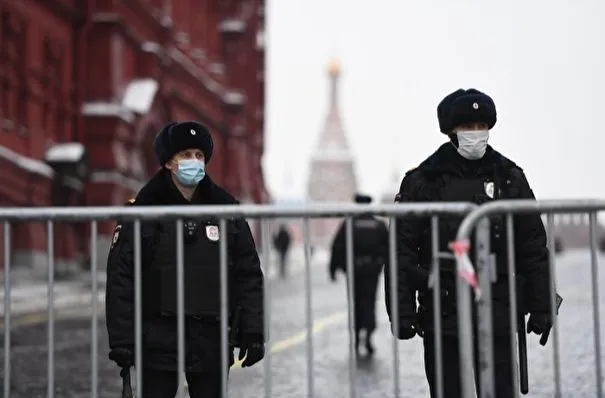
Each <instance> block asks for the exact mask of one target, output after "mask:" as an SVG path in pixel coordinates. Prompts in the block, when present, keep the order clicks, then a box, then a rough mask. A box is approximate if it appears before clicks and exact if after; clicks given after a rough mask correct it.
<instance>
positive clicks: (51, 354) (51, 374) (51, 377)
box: [46, 220, 55, 398]
mask: <svg viewBox="0 0 605 398" xmlns="http://www.w3.org/2000/svg"><path fill="white" fill-rule="evenodd" d="M46 238H47V252H48V253H47V254H48V256H47V257H48V368H47V371H48V386H47V396H48V398H53V397H54V396H55V240H54V235H53V222H52V221H50V220H49V221H47V222H46Z"/></svg>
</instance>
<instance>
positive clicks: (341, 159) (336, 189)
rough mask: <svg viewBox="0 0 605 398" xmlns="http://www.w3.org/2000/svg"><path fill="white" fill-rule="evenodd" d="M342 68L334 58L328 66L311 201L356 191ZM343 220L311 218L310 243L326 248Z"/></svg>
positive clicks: (343, 197) (339, 198)
mask: <svg viewBox="0 0 605 398" xmlns="http://www.w3.org/2000/svg"><path fill="white" fill-rule="evenodd" d="M340 74H341V69H340V65H339V63H338V62H336V61H333V62H332V63H331V64H330V66H329V68H328V75H329V78H330V105H329V109H328V116H327V118H326V121H325V125H324V128H323V131H322V132H321V134H320V135H319V140H318V142H317V145H316V146H315V150H314V152H313V154H312V155H311V165H310V174H309V181H308V185H307V193H308V200H309V201H310V202H349V203H350V202H351V201H352V200H353V195H354V194H355V192H356V190H357V178H356V176H355V159H354V157H353V153H352V152H351V148H350V146H349V143H348V141H347V136H346V133H345V131H344V128H343V126H342V119H341V117H340V113H339V108H338V106H339V105H338V88H339V87H338V83H339V79H340ZM341 221H342V220H340V219H337V218H323V219H319V218H316V219H313V220H312V221H311V244H312V245H314V246H317V247H324V248H325V247H327V246H328V245H329V244H330V243H331V242H332V239H333V237H334V234H335V232H336V229H337V228H338V225H339V224H340V222H341Z"/></svg>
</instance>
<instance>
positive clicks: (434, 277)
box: [429, 216, 443, 398]
mask: <svg viewBox="0 0 605 398" xmlns="http://www.w3.org/2000/svg"><path fill="white" fill-rule="evenodd" d="M431 252H432V259H433V261H432V264H431V273H430V278H431V281H430V283H429V286H430V285H432V287H433V293H432V294H433V323H434V332H433V338H434V341H435V375H436V378H437V379H436V385H437V398H443V347H442V342H443V340H442V335H443V333H442V330H441V273H440V267H439V261H440V255H439V217H438V216H432V217H431Z"/></svg>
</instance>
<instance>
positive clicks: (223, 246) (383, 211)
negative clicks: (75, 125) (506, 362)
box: [0, 203, 476, 398]
mask: <svg viewBox="0 0 605 398" xmlns="http://www.w3.org/2000/svg"><path fill="white" fill-rule="evenodd" d="M475 207H476V206H475V205H473V204H465V203H406V204H391V205H379V206H373V207H372V208H368V207H367V206H364V205H358V204H318V205H311V206H305V207H275V206H264V205H240V206H170V207H135V206H125V207H73V208H70V207H62V208H0V221H3V222H4V231H5V234H4V246H5V251H4V262H5V270H4V272H5V280H4V288H5V301H4V307H5V322H4V327H5V335H4V337H5V340H4V347H5V350H4V397H5V398H8V397H10V388H11V387H10V386H11V372H10V370H11V355H10V353H11V350H10V346H11V332H10V330H11V311H10V308H11V303H10V289H11V281H10V271H11V265H10V260H11V255H10V248H11V242H10V231H11V228H10V224H11V222H27V221H30V222H31V221H35V222H40V221H44V222H46V226H47V234H48V235H47V236H48V240H47V244H48V256H47V260H48V364H47V366H48V376H47V377H48V379H47V391H48V397H49V398H51V397H54V394H55V380H54V374H55V371H54V370H55V369H54V366H55V356H54V351H55V348H54V343H55V340H54V339H55V334H54V330H55V329H54V327H55V309H54V295H53V285H54V268H55V266H54V265H55V263H54V261H55V259H54V254H53V245H54V242H53V239H54V235H53V224H54V223H55V222H57V221H79V222H90V223H91V242H90V245H91V246H90V247H91V269H92V272H93V275H95V274H96V271H97V256H96V253H97V239H98V234H97V230H98V225H97V223H98V222H99V221H109V220H120V222H132V223H133V224H132V225H133V230H134V232H133V234H134V276H135V278H134V285H135V286H134V287H135V289H134V290H135V295H134V296H135V297H134V303H135V322H134V323H135V330H134V332H135V340H136V344H135V369H141V367H142V356H143V352H142V340H141V339H142V294H141V292H142V283H141V272H142V264H141V262H142V247H141V246H142V243H141V223H142V222H146V221H157V220H163V221H166V220H171V221H174V222H176V225H177V228H176V234H177V236H176V240H177V261H176V273H177V291H178V293H177V296H178V297H177V306H178V307H177V321H176V322H177V331H178V339H177V340H178V343H177V351H178V370H179V390H178V391H179V392H178V394H177V396H179V397H183V393H184V390H183V386H184V382H185V376H184V370H185V356H184V354H185V339H184V328H185V315H184V295H183V289H184V280H183V276H184V264H183V262H184V247H183V241H184V240H183V219H185V218H193V217H195V218H196V219H203V218H213V219H219V220H220V221H219V239H220V298H221V316H220V328H221V336H222V339H223V340H222V341H223V342H226V340H227V333H228V314H227V312H228V309H227V308H228V303H227V300H228V291H227V289H228V285H227V273H228V269H227V252H228V247H227V239H225V238H226V233H227V229H226V227H227V220H228V219H230V218H234V217H242V218H247V219H248V218H253V219H261V234H262V245H263V247H262V253H263V261H264V264H263V265H264V266H263V270H264V271H265V272H266V271H267V266H268V264H269V261H270V259H269V258H268V253H269V240H270V239H269V236H268V232H269V224H268V220H267V219H269V218H280V217H284V218H295V217H296V218H302V219H303V220H304V239H305V245H306V248H305V295H306V297H305V303H306V304H305V306H306V311H305V315H306V338H307V353H306V356H307V361H306V363H307V394H306V396H308V397H314V396H315V386H314V383H313V354H314V348H313V338H312V336H313V333H312V331H313V313H312V308H311V303H312V286H311V269H310V248H309V237H310V231H309V219H310V218H323V217H345V218H346V220H347V221H346V248H347V253H346V254H347V255H346V263H347V264H346V268H347V274H348V276H349V277H348V283H347V289H348V293H349V298H350V299H349V300H348V321H349V343H350V344H349V351H350V357H349V372H350V377H351V378H350V380H351V383H350V396H351V397H356V396H357V388H356V384H355V380H356V378H355V372H356V368H355V363H354V361H355V346H354V341H353V333H354V329H355V326H354V324H353V323H354V312H353V311H354V310H353V299H354V291H353V278H354V275H353V272H352V271H353V256H354V248H353V224H352V218H351V217H353V216H356V215H361V214H368V213H373V214H375V215H378V216H385V217H389V218H390V220H391V222H390V225H391V228H390V232H389V242H390V245H389V246H390V253H389V263H390V269H389V270H385V272H389V275H390V285H391V289H390V292H391V295H390V297H389V300H390V303H391V308H392V313H393V314H397V313H398V306H397V297H396V294H397V289H396V288H395V286H396V284H397V248H396V232H395V228H394V227H393V226H394V223H393V222H392V221H393V220H394V219H396V218H399V217H412V216H414V217H420V216H423V217H427V218H430V220H431V227H432V239H433V242H434V243H433V247H432V249H433V264H432V272H433V273H434V274H435V275H437V278H434V279H436V281H435V282H434V283H436V286H435V289H433V293H434V299H435V300H434V301H435V303H436V306H437V308H439V305H440V304H439V303H440V300H439V299H438V297H439V296H438V294H439V291H438V289H439V278H438V275H439V273H438V272H436V273H435V272H434V271H435V270H436V269H437V267H438V265H439V259H440V258H453V255H452V254H451V253H440V252H439V248H438V244H437V242H438V240H439V238H438V235H437V234H438V230H437V225H438V220H439V216H442V215H443V216H458V217H460V218H462V217H463V216H464V215H466V214H468V213H469V212H470V211H471V210H472V209H474V208H475ZM467 224H468V222H467ZM264 289H265V290H264V291H265V294H264V306H265V311H264V313H265V318H264V321H265V337H266V340H267V343H270V339H269V338H268V337H269V329H270V322H271V314H270V307H269V304H270V300H271V297H270V286H269V284H268V283H267V278H265V286H264ZM92 290H93V299H92V315H91V317H92V320H91V321H92V325H91V329H92V330H91V335H92V336H91V337H92V344H91V346H92V348H91V372H92V375H91V383H92V386H91V396H92V397H93V398H96V397H97V396H98V382H99V377H98V363H97V362H98V350H99V347H98V345H99V342H98V330H97V328H98V317H99V310H98V308H97V304H96V302H97V300H96V298H97V292H98V285H97V280H96V278H93V280H92ZM435 312H436V313H437V314H438V313H439V310H438V309H437V311H435ZM435 322H436V326H437V327H440V326H439V325H440V324H439V317H438V316H435ZM398 323H399V322H398V317H397V316H394V317H393V325H392V326H393V330H395V331H396V330H398V327H399V325H398ZM435 336H436V338H435V344H436V346H437V348H438V349H437V350H436V351H437V352H436V362H437V369H438V371H437V375H438V384H439V385H441V378H442V371H441V369H442V367H441V360H442V359H441V350H440V343H439V336H440V333H439V330H437V331H436V333H435ZM221 347H222V351H221V360H222V369H227V368H228V351H227V345H226V344H222V345H221ZM103 349H107V347H103ZM263 361H264V396H265V397H271V396H272V380H271V350H270V349H267V351H266V356H265V358H264V360H263ZM141 373H142V372H140V371H137V372H136V386H137V390H138V393H137V394H138V395H137V396H138V397H139V398H141V397H142V391H141V387H142V384H143V383H144V381H143V380H142V376H141ZM222 375H223V376H222V383H221V384H222V391H223V396H227V395H226V391H227V372H222ZM399 394H400V384H399V357H398V351H397V338H396V337H395V336H393V396H395V397H398V396H399ZM443 396H444V395H443V391H442V389H441V392H440V394H439V397H443Z"/></svg>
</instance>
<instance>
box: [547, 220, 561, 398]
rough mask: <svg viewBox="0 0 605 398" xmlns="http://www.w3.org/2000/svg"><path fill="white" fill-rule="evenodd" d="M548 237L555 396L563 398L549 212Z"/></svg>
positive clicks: (551, 230)
mask: <svg viewBox="0 0 605 398" xmlns="http://www.w3.org/2000/svg"><path fill="white" fill-rule="evenodd" d="M546 219H547V226H546V230H547V234H546V236H547V239H548V260H549V261H548V267H549V274H550V278H549V282H550V314H551V316H552V321H553V324H552V331H553V334H552V339H553V362H554V372H555V398H561V397H562V394H561V362H560V353H559V322H557V304H556V300H555V294H556V293H555V289H556V286H557V281H556V272H555V254H554V235H553V233H554V232H553V225H554V215H553V214H552V213H548V216H547V218H546Z"/></svg>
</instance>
